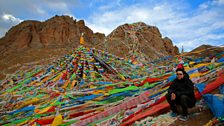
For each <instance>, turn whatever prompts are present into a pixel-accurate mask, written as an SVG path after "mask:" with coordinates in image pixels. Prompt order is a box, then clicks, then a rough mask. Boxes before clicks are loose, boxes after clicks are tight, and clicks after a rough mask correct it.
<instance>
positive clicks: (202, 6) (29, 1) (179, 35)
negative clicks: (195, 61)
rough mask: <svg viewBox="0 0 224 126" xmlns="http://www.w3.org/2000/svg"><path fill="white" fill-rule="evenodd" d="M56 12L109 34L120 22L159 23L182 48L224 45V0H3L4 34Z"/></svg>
mask: <svg viewBox="0 0 224 126" xmlns="http://www.w3.org/2000/svg"><path fill="white" fill-rule="evenodd" d="M55 15H69V16H72V17H73V18H74V19H77V20H84V21H85V23H86V25H87V26H88V27H89V28H91V29H92V30H93V31H94V32H101V33H105V34H106V35H108V34H110V32H112V30H114V29H115V28H116V27H118V26H119V25H122V24H125V23H135V22H145V23H146V24H147V25H151V26H157V27H158V28H159V30H160V32H161V34H162V37H169V38H170V39H171V40H172V41H173V44H174V45H176V46H178V47H179V50H181V48H182V46H183V47H184V50H185V51H190V50H192V49H194V48H196V47H198V46H200V45H202V44H209V45H214V46H223V45H224V0H0V37H3V36H4V35H5V33H6V32H7V31H8V30H9V29H10V28H11V27H12V26H15V25H17V24H19V23H20V22H22V21H24V20H38V21H45V20H47V19H49V18H51V17H53V16H55Z"/></svg>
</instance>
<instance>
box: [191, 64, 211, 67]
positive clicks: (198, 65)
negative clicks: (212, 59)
mask: <svg viewBox="0 0 224 126" xmlns="http://www.w3.org/2000/svg"><path fill="white" fill-rule="evenodd" d="M209 64H210V63H201V64H197V65H195V66H194V68H199V67H202V66H208V65H209Z"/></svg>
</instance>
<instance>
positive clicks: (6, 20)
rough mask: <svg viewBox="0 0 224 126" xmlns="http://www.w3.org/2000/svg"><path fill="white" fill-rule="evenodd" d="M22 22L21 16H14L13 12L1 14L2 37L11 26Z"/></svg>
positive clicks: (0, 35)
mask: <svg viewBox="0 0 224 126" xmlns="http://www.w3.org/2000/svg"><path fill="white" fill-rule="evenodd" d="M20 22H22V20H21V19H20V18H17V17H15V16H13V15H12V14H6V13H4V14H2V15H0V38H1V37H3V36H4V35H5V33H6V32H7V31H8V29H9V28H11V27H12V26H14V25H17V24H18V23H20Z"/></svg>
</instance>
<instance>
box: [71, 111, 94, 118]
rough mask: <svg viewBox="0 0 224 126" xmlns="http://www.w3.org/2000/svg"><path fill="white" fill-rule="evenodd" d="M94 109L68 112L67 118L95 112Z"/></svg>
mask: <svg viewBox="0 0 224 126" xmlns="http://www.w3.org/2000/svg"><path fill="white" fill-rule="evenodd" d="M95 111H96V110H90V111H86V112H76V113H73V114H70V115H69V118H75V117H79V116H83V115H85V114H89V113H91V112H95Z"/></svg>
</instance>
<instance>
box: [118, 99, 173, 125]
mask: <svg viewBox="0 0 224 126" xmlns="http://www.w3.org/2000/svg"><path fill="white" fill-rule="evenodd" d="M168 107H169V104H168V103H163V104H158V105H155V106H153V107H152V108H151V109H149V110H146V111H145V112H143V113H141V114H138V115H136V116H135V117H134V118H132V119H130V120H128V121H127V122H124V123H123V124H121V126H129V125H131V124H132V123H133V122H135V121H137V120H140V119H142V118H145V117H147V116H150V115H153V114H155V113H156V112H158V111H161V110H164V109H166V108H168Z"/></svg>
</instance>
